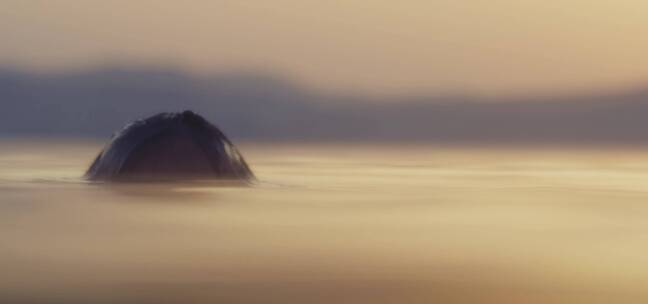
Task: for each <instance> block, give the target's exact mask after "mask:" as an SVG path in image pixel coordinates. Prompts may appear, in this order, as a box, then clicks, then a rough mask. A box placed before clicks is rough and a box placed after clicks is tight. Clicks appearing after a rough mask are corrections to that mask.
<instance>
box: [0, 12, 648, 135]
mask: <svg viewBox="0 0 648 304" xmlns="http://www.w3.org/2000/svg"><path fill="white" fill-rule="evenodd" d="M646 9H648V4H646V3H645V2H643V1H638V0H619V1H586V0H565V1H560V2H555V1H553V2H552V1H540V0H522V1H520V0H489V1H481V0H474V1H449V0H440V1H422V0H404V1H400V2H398V3H397V4H395V3H393V2H392V1H383V0H376V1H360V0H343V1H338V0H335V1H313V0H274V1H234V0H233V1H228V0H221V1H213V0H209V1H208V0H187V1H181V2H178V1H146V0H140V1H128V0H115V1H110V2H106V1H98V0H87V1H78V0H47V1H44V0H43V1H41V0H5V1H3V5H2V9H1V10H0V42H1V43H0V106H1V111H0V135H1V136H3V137H24V136H29V137H44V136H63V137H75V138H77V137H99V138H105V137H108V136H110V134H111V133H112V132H113V131H115V129H116V128H119V127H120V126H122V125H123V124H124V123H126V122H128V121H131V120H133V119H136V118H140V117H143V116H147V115H150V114H154V113H156V112H160V111H179V110H183V109H192V110H195V111H198V112H200V113H202V114H204V115H205V116H207V117H208V118H209V119H210V120H212V121H214V122H215V123H216V124H218V125H219V126H220V127H221V128H223V129H224V130H225V132H226V133H228V134H231V135H232V136H233V137H234V138H242V139H251V140H270V141H278V140H287V141H294V140H298V141H324V140H326V141H351V140H352V141H359V140H362V141H426V142H479V143H482V142H485V143H498V142H507V143H511V142H512V143H577V144H578V143H580V144H645V143H648V135H647V134H646V132H644V131H643V130H644V129H645V128H646V127H648V120H645V119H644V117H645V116H646V115H648V98H647V97H648V81H646V79H648V65H645V64H643V60H642V59H643V57H644V56H645V55H644V54H646V53H647V52H648V40H647V39H645V38H644V37H645V30H646V28H647V27H648V21H647V20H646V18H645V16H644V14H643V12H644V11H645V10H646Z"/></svg>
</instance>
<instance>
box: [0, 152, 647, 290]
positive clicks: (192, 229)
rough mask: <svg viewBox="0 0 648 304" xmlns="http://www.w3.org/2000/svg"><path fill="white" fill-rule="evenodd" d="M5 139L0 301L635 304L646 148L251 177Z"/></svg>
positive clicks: (384, 157) (276, 160) (349, 157)
mask: <svg viewBox="0 0 648 304" xmlns="http://www.w3.org/2000/svg"><path fill="white" fill-rule="evenodd" d="M101 145H102V143H99V142H81V141H51V140H50V141H41V140H33V141H24V140H22V141H8V140H5V141H2V142H0V146H1V149H0V272H1V274H0V302H2V303H433V302H436V303H640V302H645V301H647V300H648V290H646V288H645V286H647V285H646V284H648V254H646V250H648V205H647V204H646V203H647V202H648V188H647V187H646V185H648V150H643V149H634V150H633V149H621V148H607V149H595V148H569V149H567V148H562V149H561V148H546V147H545V148H531V147H517V148H503V147H499V148H486V147H481V148H475V147H437V146H433V145H413V144H410V145H387V144H384V145H380V144H366V145H362V144H352V145H349V144H326V145H323V144H320V145H315V144H277V145H272V144H254V143H246V144H242V145H240V150H241V152H242V153H243V155H244V156H245V157H246V159H247V160H248V162H249V164H250V165H251V167H252V169H253V170H254V171H255V173H256V175H257V177H258V181H257V182H255V183H254V184H252V185H249V186H245V185H237V184H232V183H223V182H221V183H218V182H192V183H177V184H174V183H162V184H101V183H88V182H85V181H83V180H82V179H81V178H80V176H81V175H82V174H83V172H84V170H85V169H86V167H87V166H88V165H89V164H90V162H91V161H92V160H93V158H94V157H95V156H96V153H97V152H98V151H99V150H100V148H101Z"/></svg>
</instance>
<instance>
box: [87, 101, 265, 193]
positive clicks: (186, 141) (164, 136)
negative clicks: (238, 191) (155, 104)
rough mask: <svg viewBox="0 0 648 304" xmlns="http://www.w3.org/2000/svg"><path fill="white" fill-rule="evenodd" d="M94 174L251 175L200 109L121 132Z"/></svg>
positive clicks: (143, 177) (154, 177) (141, 177)
mask: <svg viewBox="0 0 648 304" xmlns="http://www.w3.org/2000/svg"><path fill="white" fill-rule="evenodd" d="M85 177H86V178H87V179H89V180H101V181H133V180H134V181H158V180H178V179H229V180H232V179H233V180H250V179H253V178H254V175H253V174H252V171H251V170H250V168H249V167H248V165H247V164H246V163H245V160H244V159H243V157H242V156H241V154H240V153H239V152H238V150H237V149H236V147H234V145H233V144H232V142H231V141H230V140H229V139H228V138H227V137H226V136H225V134H223V133H222V132H221V131H220V130H219V129H218V128H217V127H216V126H214V125H213V124H211V123H209V122H208V121H207V120H205V119H204V118H203V117H201V116H200V115H198V114H196V113H194V112H191V111H184V112H182V113H160V114H157V115H154V116H151V117H149V118H146V119H142V120H138V121H135V122H133V123H130V124H128V125H126V127H124V128H123V129H122V130H121V131H119V132H118V133H116V134H115V135H114V136H113V137H112V139H111V141H110V142H109V143H108V145H106V147H105V148H104V150H103V151H101V153H99V156H97V158H96V159H95V161H94V163H93V164H92V165H91V166H90V168H89V169H88V171H87V172H86V174H85Z"/></svg>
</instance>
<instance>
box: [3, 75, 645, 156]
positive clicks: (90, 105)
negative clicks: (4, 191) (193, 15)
mask: <svg viewBox="0 0 648 304" xmlns="http://www.w3.org/2000/svg"><path fill="white" fill-rule="evenodd" d="M0 106H1V108H0V136H3V137H22V136H36V137H97V138H104V137H109V136H110V135H111V134H112V133H113V132H114V131H116V130H118V129H120V128H121V127H122V126H123V125H124V124H125V123H127V122H130V121H132V120H134V119H137V118H142V117H145V116H148V115H151V114H155V113H158V112H163V111H181V110H185V109H191V110H194V111H196V112H198V113H200V114H201V115H203V116H205V117H206V118H207V119H209V120H210V121H212V122H214V123H216V124H217V125H218V126H220V127H221V128H222V129H223V130H224V131H225V132H226V133H227V134H228V135H230V136H231V137H233V138H235V139H245V140H267V141H421V142H441V143H454V142H458V143H594V144H597V143H606V144H616V143H625V144H645V143H648V131H646V130H648V119H647V118H648V88H647V89H646V90H628V91H618V92H609V93H605V94H582V95H573V96H563V97H561V96H552V97H546V96H545V97H543V96H535V97H533V96H532V97H518V98H513V97H512V98H508V99H504V98H503V99H496V98H494V97H478V96H469V95H430V96H422V95H420V94H418V95H413V96H378V97H376V96H372V97H370V96H363V95H361V94H336V93H329V92H322V91H316V90H311V89H308V88H305V87H302V86H300V85H298V84H296V83H294V82H291V81H290V80H288V79H284V78H281V77H277V76H276V75H272V74H270V73H256V72H241V73H221V74H213V75H202V76H198V75H193V74H190V73H185V72H182V71H180V70H176V69H171V68H169V69H167V68H150V67H148V68H122V67H105V68H100V69H92V70H85V71H76V72H67V73H34V72H25V71H20V70H17V69H9V68H0Z"/></svg>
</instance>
